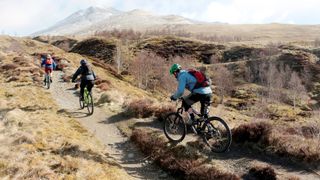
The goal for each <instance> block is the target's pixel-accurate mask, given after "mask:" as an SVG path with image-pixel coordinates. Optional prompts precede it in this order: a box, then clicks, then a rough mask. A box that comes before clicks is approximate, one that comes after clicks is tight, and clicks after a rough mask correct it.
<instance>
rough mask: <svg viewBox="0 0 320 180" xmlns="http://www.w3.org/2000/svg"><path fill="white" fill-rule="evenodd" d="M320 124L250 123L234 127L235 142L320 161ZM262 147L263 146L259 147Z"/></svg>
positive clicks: (310, 161)
mask: <svg viewBox="0 0 320 180" xmlns="http://www.w3.org/2000/svg"><path fill="white" fill-rule="evenodd" d="M319 129H320V126H319V124H317V123H313V124H309V125H303V126H301V125H298V124H297V125H292V126H284V125H276V126H275V125H272V124H270V123H266V122H258V123H248V124H244V125H240V126H239V127H237V128H234V129H233V138H234V142H236V143H238V144H244V143H246V142H249V144H248V143H246V144H247V145H249V146H250V147H255V146H256V145H257V146H260V147H262V149H268V151H270V152H273V153H275V154H278V155H281V156H285V157H288V158H292V159H296V160H300V161H303V162H306V163H311V164H317V163H319V162H320V153H319V152H320V141H319V140H320V139H319V137H320V134H319V132H320V131H319ZM259 149H261V148H259Z"/></svg>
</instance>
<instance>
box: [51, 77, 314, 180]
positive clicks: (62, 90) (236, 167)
mask: <svg viewBox="0 0 320 180" xmlns="http://www.w3.org/2000/svg"><path fill="white" fill-rule="evenodd" d="M62 74H63V73H62V72H55V74H54V77H53V80H54V83H53V84H52V86H51V89H50V90H49V91H50V92H51V94H52V96H53V98H54V99H55V100H56V102H57V103H58V105H59V106H60V107H61V108H63V109H65V110H67V111H68V112H70V113H71V115H72V116H73V117H74V118H76V119H78V120H79V122H80V123H81V124H82V125H83V126H84V127H86V128H87V129H88V130H89V131H91V132H92V133H93V134H95V136H96V137H97V138H98V139H99V140H100V141H101V142H102V143H104V144H105V145H106V148H107V150H108V152H109V153H110V155H111V156H112V157H113V158H114V159H115V160H116V161H117V162H118V163H119V164H120V165H121V166H122V167H123V168H124V169H125V170H126V171H127V173H128V174H129V175H131V177H132V178H133V179H173V178H172V177H170V176H169V175H168V174H167V173H165V172H164V171H162V170H161V169H160V168H158V167H156V166H154V165H151V164H148V163H146V160H147V157H145V156H144V155H143V154H142V153H141V152H140V151H139V150H138V149H137V148H136V147H134V145H133V144H132V143H130V141H128V138H127V137H124V136H123V135H122V134H121V132H120V131H119V130H118V128H117V126H116V125H115V124H114V123H112V122H115V121H117V120H115V119H114V117H118V116H117V115H116V114H114V113H112V112H106V111H105V110H104V111H103V110H101V109H99V108H96V107H95V112H94V113H93V115H91V116H87V110H86V109H83V110H79V102H78V90H74V89H73V84H71V83H64V82H62V80H61V78H60V77H61V76H62ZM111 117H112V118H111ZM118 118H122V117H118ZM141 126H142V127H144V126H148V127H150V126H160V125H159V124H157V123H152V125H151V124H150V123H148V122H146V121H144V122H143V123H142V125H141ZM154 128H155V130H156V129H157V130H160V129H158V128H159V127H154ZM192 140H195V137H194V136H192V135H191V134H188V135H187V137H186V139H185V140H184V143H186V142H187V141H192ZM209 158H212V159H214V160H217V161H220V162H222V163H223V164H224V165H225V166H229V167H230V169H233V171H234V172H235V173H236V174H242V173H243V172H247V171H248V168H249V167H250V164H251V163H253V161H255V162H260V163H267V164H269V165H271V166H272V167H273V168H274V169H276V171H277V173H278V176H280V177H281V178H280V179H286V178H285V177H288V175H289V176H298V177H300V179H302V180H304V179H305V180H309V179H312V180H313V179H319V180H320V176H319V175H318V174H317V173H315V172H312V171H311V170H310V169H306V168H305V167H303V166H302V165H299V164H298V163H297V164H292V163H291V162H286V161H285V160H282V159H277V158H272V157H268V156H265V155H260V154H256V153H254V152H249V151H247V150H246V151H245V150H243V149H242V150H241V148H240V149H239V148H237V147H232V149H231V151H230V152H229V153H225V154H215V155H214V154H210V155H209ZM318 173H319V172H318Z"/></svg>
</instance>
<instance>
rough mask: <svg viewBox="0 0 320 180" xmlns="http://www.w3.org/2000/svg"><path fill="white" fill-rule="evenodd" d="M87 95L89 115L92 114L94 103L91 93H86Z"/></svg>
mask: <svg viewBox="0 0 320 180" xmlns="http://www.w3.org/2000/svg"><path fill="white" fill-rule="evenodd" d="M86 95H87V101H88V102H87V109H88V112H89V115H91V114H93V110H94V105H93V99H92V94H91V93H86Z"/></svg>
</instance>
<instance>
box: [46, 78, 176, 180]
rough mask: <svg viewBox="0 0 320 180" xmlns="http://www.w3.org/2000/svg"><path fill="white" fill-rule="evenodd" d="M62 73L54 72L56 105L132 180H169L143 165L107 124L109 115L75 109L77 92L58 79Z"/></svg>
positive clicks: (151, 167) (131, 145) (130, 145)
mask: <svg viewBox="0 0 320 180" xmlns="http://www.w3.org/2000/svg"><path fill="white" fill-rule="evenodd" d="M62 74H63V73H62V72H55V73H54V77H53V80H54V82H53V83H52V86H51V88H50V90H49V91H50V92H51V94H52V96H53V98H54V99H55V100H56V102H57V103H58V105H59V106H60V107H61V108H63V109H65V110H66V111H68V112H70V113H71V115H72V116H73V117H74V118H76V119H78V120H79V122H80V123H81V124H82V125H83V126H84V127H85V128H87V129H88V130H89V131H90V132H92V133H93V134H95V136H96V137H97V138H98V139H99V140H100V141H101V142H102V143H104V144H105V145H106V148H107V150H108V152H109V153H110V155H111V156H112V157H113V158H114V159H115V160H116V161H117V162H118V163H119V164H120V165H121V166H122V167H123V168H124V169H125V170H126V171H127V173H128V174H129V175H130V176H131V177H132V178H133V179H170V177H169V176H168V174H166V173H165V172H163V171H162V170H161V169H159V168H158V167H156V166H154V165H151V164H148V163H146V162H147V161H146V157H145V156H143V154H141V153H140V152H139V150H138V149H137V148H135V147H134V145H133V144H132V143H130V141H128V138H127V137H124V136H123V135H122V134H121V132H120V131H119V130H118V128H117V126H116V125H115V124H113V123H111V122H109V117H111V116H113V115H114V114H112V113H111V112H110V113H109V112H105V111H102V110H101V109H99V108H96V107H95V110H94V113H93V115H91V116H87V110H86V109H83V110H80V109H79V101H78V95H77V93H78V91H77V90H74V89H73V88H72V87H73V84H71V83H64V82H63V81H62V80H61V76H62Z"/></svg>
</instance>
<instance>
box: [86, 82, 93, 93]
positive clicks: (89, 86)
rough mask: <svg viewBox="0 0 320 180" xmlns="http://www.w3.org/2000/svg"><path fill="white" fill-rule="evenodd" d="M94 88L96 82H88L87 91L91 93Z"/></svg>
mask: <svg viewBox="0 0 320 180" xmlns="http://www.w3.org/2000/svg"><path fill="white" fill-rule="evenodd" d="M93 86H94V81H88V84H87V89H88V91H89V92H91V89H92V88H93Z"/></svg>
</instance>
